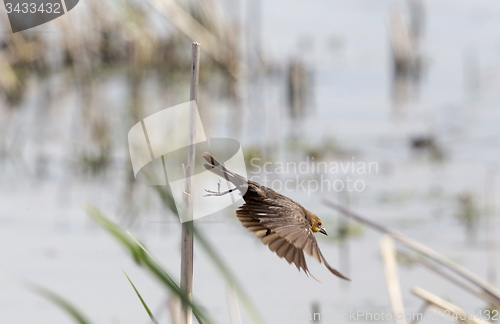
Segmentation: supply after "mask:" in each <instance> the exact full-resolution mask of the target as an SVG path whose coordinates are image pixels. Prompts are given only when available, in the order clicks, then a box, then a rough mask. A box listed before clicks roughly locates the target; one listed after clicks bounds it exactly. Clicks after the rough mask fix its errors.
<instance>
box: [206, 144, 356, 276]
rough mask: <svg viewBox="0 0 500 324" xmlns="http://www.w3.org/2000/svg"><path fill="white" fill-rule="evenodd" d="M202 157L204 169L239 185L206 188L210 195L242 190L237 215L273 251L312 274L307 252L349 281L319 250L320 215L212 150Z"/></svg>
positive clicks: (323, 231) (321, 230)
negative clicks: (228, 165)
mask: <svg viewBox="0 0 500 324" xmlns="http://www.w3.org/2000/svg"><path fill="white" fill-rule="evenodd" d="M203 157H204V158H205V160H206V161H207V162H208V163H209V164H205V165H204V166H205V169H207V170H208V171H210V172H212V173H214V174H216V175H218V176H219V177H221V178H224V179H226V180H227V181H229V182H231V183H232V184H234V185H235V186H236V188H235V189H231V190H228V191H226V192H222V193H221V192H212V191H208V190H207V192H209V194H208V196H220V195H224V194H226V193H229V192H231V191H235V190H240V191H241V192H243V193H244V194H243V200H245V203H244V204H243V205H242V206H241V207H240V208H239V209H238V210H237V211H236V216H237V217H238V219H239V220H240V222H241V224H242V225H243V226H244V227H245V228H246V229H247V230H249V231H251V232H253V233H254V234H255V236H257V237H258V238H259V239H260V240H261V241H262V243H264V244H265V245H267V246H268V247H269V249H270V250H271V251H273V252H276V254H277V255H278V256H279V257H280V258H285V259H286V260H287V261H288V263H292V262H293V263H294V264H295V266H297V268H298V269H299V271H300V269H302V270H304V272H305V273H306V274H310V273H309V269H308V268H307V263H306V260H305V258H304V252H305V253H307V254H308V255H310V256H312V257H314V258H315V259H316V260H317V261H318V262H320V263H322V262H323V263H324V264H325V266H326V267H327V268H328V270H330V272H332V273H333V274H334V275H336V276H338V277H340V278H342V279H346V280H349V279H348V278H346V277H344V276H343V275H341V274H340V273H339V272H338V271H337V270H335V269H333V268H332V267H330V265H329V264H328V263H327V262H326V260H325V258H324V257H323V254H322V253H321V251H320V249H319V246H318V242H317V241H316V238H315V237H314V233H316V232H320V233H323V234H325V235H326V231H325V229H324V227H323V224H322V222H321V220H320V219H319V218H318V216H316V215H315V214H313V213H312V212H310V211H308V210H307V209H305V208H304V207H302V205H300V204H299V203H298V202H296V201H294V200H292V199H290V198H288V197H286V196H284V195H282V194H279V193H277V192H276V191H274V190H272V189H270V188H267V187H265V186H263V185H260V184H259V183H257V182H254V181H251V180H247V179H246V178H244V177H242V176H240V175H239V174H236V173H234V172H231V171H229V170H228V169H226V168H225V167H224V166H223V165H222V164H220V163H219V162H218V161H217V160H216V159H215V158H214V157H213V156H212V155H211V154H210V153H208V152H206V153H204V154H203Z"/></svg>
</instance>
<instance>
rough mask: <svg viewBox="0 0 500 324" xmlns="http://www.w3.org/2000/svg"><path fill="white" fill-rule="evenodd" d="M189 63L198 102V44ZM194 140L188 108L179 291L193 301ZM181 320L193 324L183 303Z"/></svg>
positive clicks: (193, 115) (193, 116) (192, 112)
mask: <svg viewBox="0 0 500 324" xmlns="http://www.w3.org/2000/svg"><path fill="white" fill-rule="evenodd" d="M191 53H192V63H191V91H190V100H194V101H195V102H196V103H197V102H198V81H199V76H200V68H199V65H200V44H198V43H196V42H195V43H193V44H192V51H191ZM195 139H196V106H194V105H191V106H190V108H189V147H188V161H187V167H186V191H185V196H184V206H185V208H186V211H187V212H188V216H189V219H191V220H190V221H187V222H184V223H182V247H181V291H182V292H184V293H185V294H186V295H187V296H188V297H189V298H190V299H191V300H192V299H193V221H192V219H193V202H194V197H193V195H191V193H192V188H193V187H194V158H195V146H194V144H195ZM181 320H182V322H181V323H183V324H192V323H193V313H192V310H191V308H190V307H189V306H188V305H186V304H185V303H183V304H182V313H181Z"/></svg>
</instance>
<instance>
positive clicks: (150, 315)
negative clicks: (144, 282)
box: [122, 269, 158, 324]
mask: <svg viewBox="0 0 500 324" xmlns="http://www.w3.org/2000/svg"><path fill="white" fill-rule="evenodd" d="M122 271H123V273H124V274H125V277H127V279H128V282H130V284H131V285H132V288H134V290H135V293H136V294H137V297H139V299H140V300H141V303H142V306H144V308H145V309H146V312H148V315H149V318H151V321H152V322H153V323H154V324H158V321H157V320H156V318H155V317H154V316H153V313H151V311H150V310H149V307H148V305H147V304H146V302H145V301H144V299H142V296H141V294H139V291H137V288H135V285H134V283H133V282H132V280H130V277H129V276H128V275H127V273H126V272H125V270H123V269H122Z"/></svg>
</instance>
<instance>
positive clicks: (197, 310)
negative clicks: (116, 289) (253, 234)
mask: <svg viewBox="0 0 500 324" xmlns="http://www.w3.org/2000/svg"><path fill="white" fill-rule="evenodd" d="M87 213H88V214H89V215H90V216H91V217H92V219H94V221H96V222H97V223H98V224H99V225H101V227H103V228H104V229H105V230H107V231H108V232H109V233H110V234H112V235H113V236H114V237H115V238H117V239H118V241H119V242H121V243H122V244H123V246H125V247H126V248H127V249H128V250H129V251H130V252H131V254H132V256H133V257H134V259H135V261H136V262H137V264H139V265H140V266H144V267H145V268H146V269H147V270H149V271H150V273H152V274H153V275H154V276H155V277H156V278H157V279H158V280H159V281H160V282H161V283H162V284H163V285H164V286H165V287H166V288H168V289H169V290H170V291H171V292H172V293H174V294H175V295H177V296H178V297H179V298H180V299H181V301H182V302H184V303H185V304H187V305H188V306H189V307H191V309H192V310H193V315H194V316H195V317H196V319H197V320H198V322H199V323H200V324H210V323H213V321H212V320H211V319H210V317H209V316H208V315H207V314H206V312H204V311H203V310H202V308H201V307H200V306H199V305H198V303H194V302H192V301H191V299H190V298H189V297H188V296H187V295H186V294H185V293H183V292H182V291H181V290H180V289H179V286H178V285H177V284H176V283H175V282H174V281H173V280H172V278H171V276H169V275H168V274H167V273H166V272H165V270H163V268H162V267H161V266H160V265H159V264H158V263H157V262H156V261H154V259H153V258H150V257H149V255H150V254H149V252H147V251H146V249H143V248H141V246H139V245H138V244H137V243H136V242H134V240H132V239H130V238H129V237H128V236H127V235H126V234H125V232H124V231H123V230H122V229H121V228H120V227H119V226H118V225H116V224H115V223H113V222H111V221H110V220H108V219H107V218H106V217H105V216H104V215H103V214H102V213H101V212H100V211H99V210H98V209H97V208H95V207H94V206H91V205H88V206H87Z"/></svg>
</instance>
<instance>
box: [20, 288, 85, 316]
mask: <svg viewBox="0 0 500 324" xmlns="http://www.w3.org/2000/svg"><path fill="white" fill-rule="evenodd" d="M25 285H26V287H27V289H29V290H30V291H32V292H34V293H35V294H37V295H39V296H41V297H43V298H45V299H47V300H49V301H51V302H52V303H54V304H55V305H57V306H59V307H60V308H62V309H63V310H65V311H66V313H68V314H69V315H70V316H71V317H72V318H73V319H74V320H75V322H77V323H80V324H90V322H89V321H88V320H87V319H86V317H85V316H84V315H83V314H82V313H81V312H80V311H79V310H77V309H76V308H75V307H74V306H73V305H72V304H71V303H70V302H69V301H67V300H66V299H64V298H63V297H61V296H59V295H58V294H56V293H55V292H53V291H51V290H49V289H47V288H45V287H42V286H40V285H38V284H36V283H33V282H27V283H25Z"/></svg>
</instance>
